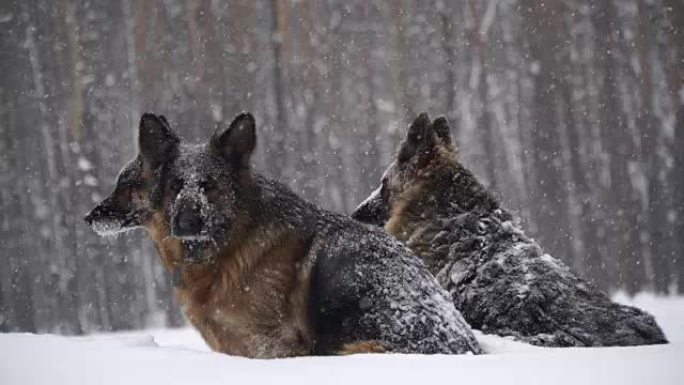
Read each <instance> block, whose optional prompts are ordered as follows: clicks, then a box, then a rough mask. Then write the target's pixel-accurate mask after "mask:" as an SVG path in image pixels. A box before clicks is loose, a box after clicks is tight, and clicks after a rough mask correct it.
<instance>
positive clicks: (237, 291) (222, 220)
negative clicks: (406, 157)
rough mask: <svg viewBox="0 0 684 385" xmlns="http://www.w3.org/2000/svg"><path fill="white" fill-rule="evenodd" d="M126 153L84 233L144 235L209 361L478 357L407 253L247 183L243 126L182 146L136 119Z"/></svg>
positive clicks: (251, 129)
mask: <svg viewBox="0 0 684 385" xmlns="http://www.w3.org/2000/svg"><path fill="white" fill-rule="evenodd" d="M138 141H139V148H140V153H139V154H138V156H137V157H136V158H135V159H134V160H133V161H131V162H130V163H129V164H128V165H127V166H125V167H124V168H123V170H122V171H121V173H120V175H119V177H118V179H117V183H116V187H115V189H114V191H113V193H112V194H111V195H110V196H109V197H108V198H106V199H105V200H104V201H103V202H102V203H100V204H99V205H98V206H97V207H95V208H94V209H93V210H92V212H91V213H89V214H88V215H87V216H86V221H87V222H88V223H90V224H91V225H92V227H93V229H94V230H95V231H97V232H98V233H100V234H111V233H114V232H120V231H126V230H129V229H132V228H136V227H143V228H145V229H146V230H147V233H148V235H149V237H150V238H151V239H152V240H153V241H154V243H155V245H156V247H157V250H158V252H159V255H160V256H161V260H162V263H163V264H164V266H165V268H166V269H167V270H168V271H169V272H170V273H171V275H173V277H174V279H173V281H174V283H175V285H176V289H175V292H176V295H177V297H178V299H179V301H180V302H181V304H182V305H183V307H184V310H185V313H186V315H187V317H188V319H189V320H190V322H191V323H192V324H193V325H194V326H195V327H196V328H197V329H198V330H199V331H200V333H201V335H202V336H203V338H204V340H205V341H206V342H207V344H208V345H209V346H210V347H211V348H212V349H214V350H216V351H219V352H224V353H228V354H232V355H240V356H246V357H256V358H273V357H290V356H301V355H312V354H315V355H328V354H348V353H370V352H400V353H426V354H432V353H445V354H460V353H468V352H470V353H480V352H481V350H480V347H479V345H478V343H477V341H476V340H475V338H474V336H473V334H472V332H471V330H470V328H469V326H468V325H467V323H466V322H465V321H464V320H463V318H462V316H461V315H460V313H459V312H458V311H457V310H456V309H455V308H454V306H453V304H452V303H451V301H450V300H449V298H448V294H447V293H446V292H445V291H444V290H443V289H441V288H440V286H439V284H438V283H437V281H436V280H435V278H434V277H433V276H432V275H431V274H430V273H429V272H428V270H427V269H426V268H425V265H424V264H423V262H422V261H421V260H420V259H419V258H418V257H416V256H414V255H413V254H412V253H411V252H410V251H409V250H408V249H407V248H405V246H403V245H401V244H400V243H399V242H397V241H396V240H395V239H393V238H392V237H390V236H389V235H387V234H386V233H385V232H383V231H381V230H380V229H377V228H374V227H372V226H367V225H364V224H361V223H359V222H357V221H354V220H352V219H351V218H348V217H345V216H343V215H341V214H334V213H331V212H327V211H324V210H322V209H320V208H318V207H316V206H315V205H313V204H311V203H308V202H306V201H304V200H303V199H301V198H299V197H297V196H296V195H295V194H294V193H293V192H292V191H291V190H290V189H288V188H287V187H285V186H284V185H282V184H280V183H278V182H276V181H273V180H268V179H266V178H264V177H262V176H260V175H258V174H256V173H255V172H253V171H252V169H251V167H250V156H251V154H252V151H253V150H254V147H255V144H256V134H255V121H254V118H253V117H252V115H250V114H248V113H242V114H240V115H238V116H237V117H236V118H235V119H234V120H233V122H232V123H230V125H228V126H227V127H226V128H219V129H218V130H217V132H216V134H215V135H214V136H213V137H212V138H211V140H210V141H209V142H208V143H204V144H200V145H191V144H185V143H183V142H182V141H181V140H180V139H179V137H178V136H177V135H176V134H175V133H174V132H173V131H172V130H171V127H170V126H169V124H168V122H167V121H166V119H165V118H163V117H162V116H156V115H153V114H145V115H143V116H142V118H141V121H140V133H139V139H138Z"/></svg>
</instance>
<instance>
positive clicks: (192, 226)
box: [173, 205, 203, 237]
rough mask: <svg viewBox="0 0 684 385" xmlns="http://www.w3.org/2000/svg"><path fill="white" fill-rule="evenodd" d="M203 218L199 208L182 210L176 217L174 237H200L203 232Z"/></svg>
mask: <svg viewBox="0 0 684 385" xmlns="http://www.w3.org/2000/svg"><path fill="white" fill-rule="evenodd" d="M202 224H203V223H202V216H201V213H200V209H199V207H198V206H196V205H194V206H189V207H185V208H183V209H181V211H180V212H179V213H178V215H177V217H176V223H175V226H174V231H173V232H174V235H176V236H179V237H188V236H196V235H200V233H201V231H202Z"/></svg>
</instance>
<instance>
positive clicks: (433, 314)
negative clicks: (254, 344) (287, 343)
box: [312, 213, 480, 354]
mask: <svg viewBox="0 0 684 385" xmlns="http://www.w3.org/2000/svg"><path fill="white" fill-rule="evenodd" d="M322 221H323V222H324V223H325V224H324V225H323V226H322V228H323V230H322V231H321V232H320V233H319V234H318V237H319V239H320V240H321V242H320V243H318V244H317V246H316V247H315V249H314V250H313V252H315V253H316V256H317V257H316V265H315V273H314V274H313V283H312V293H314V295H315V297H314V298H313V301H314V303H313V304H312V306H313V308H314V309H318V314H317V315H316V316H315V318H314V324H315V325H317V326H316V330H317V333H316V334H317V335H318V340H317V344H316V350H320V351H329V350H332V351H335V350H337V349H338V347H339V346H340V344H341V343H342V342H343V341H344V340H349V339H351V340H360V341H363V340H381V341H382V342H383V343H384V344H386V345H387V347H388V350H391V351H394V352H401V353H425V354H435V353H441V354H453V353H466V352H473V353H478V352H480V349H479V347H478V344H477V341H476V340H475V338H474V336H473V334H472V332H471V331H470V327H469V326H468V324H467V323H466V322H465V320H464V319H463V317H462V316H461V314H460V313H459V312H458V311H456V309H455V308H454V307H453V305H452V304H451V303H450V300H449V298H448V295H447V293H446V292H444V290H443V289H441V288H440V287H439V284H438V283H437V282H436V280H435V279H434V277H433V276H432V275H431V274H430V273H429V271H428V270H427V269H426V268H425V265H424V264H423V263H422V261H420V259H418V258H417V257H415V256H414V255H413V254H412V253H411V252H410V251H409V250H408V249H406V248H405V247H404V246H403V245H401V244H399V242H397V241H396V240H395V239H393V238H391V237H390V236H388V235H387V234H386V233H385V232H383V231H380V230H379V229H373V228H370V227H369V226H364V225H361V224H359V223H357V222H355V221H352V220H350V219H349V218H347V217H343V216H341V215H339V214H332V213H324V215H323V219H322Z"/></svg>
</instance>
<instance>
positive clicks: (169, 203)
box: [140, 113, 256, 263]
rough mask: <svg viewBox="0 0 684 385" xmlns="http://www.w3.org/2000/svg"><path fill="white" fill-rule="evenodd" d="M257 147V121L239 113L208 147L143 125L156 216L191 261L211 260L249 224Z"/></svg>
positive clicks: (164, 129) (143, 146)
mask: <svg viewBox="0 0 684 385" xmlns="http://www.w3.org/2000/svg"><path fill="white" fill-rule="evenodd" d="M255 143H256V135H255V123H254V118H253V117H252V115H251V114H249V113H242V114H240V115H238V116H237V117H236V118H235V119H234V120H233V121H232V122H231V123H230V124H229V125H228V126H227V127H220V128H219V129H218V130H217V131H216V133H215V134H214V136H213V137H212V138H211V139H210V140H209V141H208V142H206V143H202V144H187V143H182V142H181V141H180V139H179V138H178V137H177V136H176V134H175V133H173V132H172V131H171V130H170V129H169V127H168V126H167V125H165V124H163V122H159V121H156V120H154V119H150V120H148V121H145V122H144V124H141V132H140V154H141V159H142V162H143V163H142V165H143V169H144V170H150V173H151V174H152V175H157V176H158V181H159V182H158V183H157V186H158V188H155V192H154V193H153V194H152V198H153V199H152V200H153V203H155V202H156V198H157V197H159V199H158V205H156V204H155V207H157V208H156V209H155V212H157V213H159V214H160V218H161V220H162V221H163V222H164V223H166V224H168V232H169V234H168V235H169V236H170V237H172V238H173V239H176V240H179V241H181V242H182V244H183V245H184V247H185V250H186V251H187V253H186V254H187V255H186V261H187V262H194V263H203V262H208V261H209V259H210V257H212V256H215V254H216V253H215V252H213V251H215V250H216V249H217V248H221V247H223V246H224V245H225V244H226V243H227V242H228V241H229V240H230V239H231V237H232V236H234V234H235V233H236V231H239V227H240V226H238V225H237V224H238V223H244V222H246V221H248V217H249V215H248V214H247V213H246V211H248V208H249V205H250V204H251V203H250V202H251V201H252V199H251V198H253V197H252V196H250V191H251V190H250V186H251V183H250V181H251V178H252V177H251V175H252V174H251V172H250V170H249V168H250V167H249V158H250V155H251V153H252V151H253V150H254V147H255Z"/></svg>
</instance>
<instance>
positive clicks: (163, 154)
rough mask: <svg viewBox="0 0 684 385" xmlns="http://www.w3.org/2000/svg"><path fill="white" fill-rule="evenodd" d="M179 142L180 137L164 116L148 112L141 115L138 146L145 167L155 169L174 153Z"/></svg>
mask: <svg viewBox="0 0 684 385" xmlns="http://www.w3.org/2000/svg"><path fill="white" fill-rule="evenodd" d="M179 143H180V139H179V138H178V136H177V135H176V133H174V132H173V130H171V127H170V126H169V122H168V121H167V120H166V118H165V117H163V116H157V115H154V114H150V113H145V114H143V115H142V117H141V118H140V126H139V129H138V148H139V150H140V155H141V157H142V160H143V165H144V166H145V167H149V168H150V169H153V170H154V169H157V168H158V167H159V166H160V165H161V164H163V163H164V162H166V161H167V160H169V158H170V157H171V156H172V155H173V154H174V153H175V151H176V150H177V148H178V144H179Z"/></svg>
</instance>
